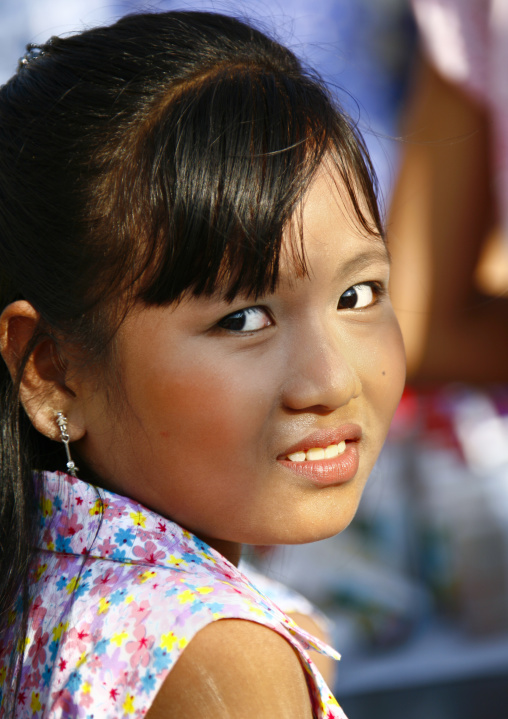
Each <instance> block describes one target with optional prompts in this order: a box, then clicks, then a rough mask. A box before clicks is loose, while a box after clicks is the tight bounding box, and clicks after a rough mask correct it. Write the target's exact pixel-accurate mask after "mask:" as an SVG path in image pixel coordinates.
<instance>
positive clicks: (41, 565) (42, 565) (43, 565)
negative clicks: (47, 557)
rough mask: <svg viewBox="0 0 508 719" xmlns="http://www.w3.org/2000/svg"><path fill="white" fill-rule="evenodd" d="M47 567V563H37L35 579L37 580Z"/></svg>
mask: <svg viewBox="0 0 508 719" xmlns="http://www.w3.org/2000/svg"><path fill="white" fill-rule="evenodd" d="M47 568H48V565H47V564H39V566H38V567H37V569H36V570H35V581H36V582H38V581H39V579H40V578H41V577H42V575H43V574H44V572H45V571H46V569H47Z"/></svg>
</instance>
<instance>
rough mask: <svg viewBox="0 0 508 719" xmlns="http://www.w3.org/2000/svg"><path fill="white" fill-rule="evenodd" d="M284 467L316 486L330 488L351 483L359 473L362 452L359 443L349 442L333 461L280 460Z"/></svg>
mask: <svg viewBox="0 0 508 719" xmlns="http://www.w3.org/2000/svg"><path fill="white" fill-rule="evenodd" d="M278 462H280V464H282V466H283V467H286V468H287V469H289V470H291V471H292V472H294V473H295V474H299V475H300V476H302V477H307V478H308V479H311V480H313V481H314V482H315V483H316V484H319V485H323V486H329V485H333V484H343V483H345V482H349V481H350V480H351V479H353V477H354V476H355V475H356V473H357V472H358V465H359V463H360V452H359V448H358V442H348V443H347V445H346V449H345V451H344V452H343V453H342V454H341V455H339V456H338V457H333V458H332V459H317V460H310V461H309V460H304V461H303V462H291V460H289V459H279V460H278Z"/></svg>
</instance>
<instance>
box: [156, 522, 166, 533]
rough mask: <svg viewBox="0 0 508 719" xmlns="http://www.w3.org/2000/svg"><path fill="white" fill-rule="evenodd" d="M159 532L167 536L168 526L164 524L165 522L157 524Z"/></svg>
mask: <svg viewBox="0 0 508 719" xmlns="http://www.w3.org/2000/svg"><path fill="white" fill-rule="evenodd" d="M157 531H158V532H161V533H162V534H165V532H166V525H165V524H164V522H158V523H157Z"/></svg>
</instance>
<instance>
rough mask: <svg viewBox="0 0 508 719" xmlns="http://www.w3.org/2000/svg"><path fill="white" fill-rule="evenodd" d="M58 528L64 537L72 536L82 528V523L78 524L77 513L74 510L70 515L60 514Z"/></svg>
mask: <svg viewBox="0 0 508 719" xmlns="http://www.w3.org/2000/svg"><path fill="white" fill-rule="evenodd" d="M59 529H60V532H61V534H62V535H63V536H64V537H73V536H74V535H75V534H76V532H79V530H80V529H83V525H82V524H78V515H77V514H76V513H75V512H74V514H73V515H72V516H71V517H66V516H65V515H63V516H62V518H61V521H60V527H59Z"/></svg>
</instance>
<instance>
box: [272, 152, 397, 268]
mask: <svg viewBox="0 0 508 719" xmlns="http://www.w3.org/2000/svg"><path fill="white" fill-rule="evenodd" d="M357 202H358V205H359V207H360V210H361V212H362V213H363V214H364V216H365V217H366V218H367V219H368V220H370V219H371V218H370V216H369V211H368V207H367V203H366V201H365V198H363V197H362V194H361V193H360V191H358V192H357ZM299 244H300V246H301V248H302V250H303V254H304V256H305V257H306V258H307V259H308V257H309V253H311V252H312V251H313V250H316V251H320V252H325V253H328V254H329V255H331V256H333V257H334V258H336V259H337V260H338V261H342V262H347V261H348V259H350V257H351V256H352V255H354V256H355V257H357V259H359V257H358V256H359V255H361V257H362V258H363V261H364V262H365V263H369V262H374V261H379V262H384V263H386V262H389V254H388V250H387V247H386V243H385V241H384V238H383V237H382V235H380V233H379V231H378V229H377V227H376V225H375V223H374V221H372V231H371V232H369V231H368V230H367V229H366V228H365V227H364V226H363V225H362V223H361V222H360V220H359V217H358V211H357V209H356V208H355V207H354V205H353V201H352V199H351V196H350V193H349V192H348V191H347V189H346V187H345V184H344V180H343V179H342V178H341V177H340V175H339V173H338V171H337V170H336V169H335V168H334V167H333V166H332V165H331V163H328V162H324V163H322V165H321V166H320V167H319V168H318V171H317V172H316V174H315V176H314V178H313V180H312V182H311V184H310V185H309V188H308V190H307V192H306V194H305V196H304V197H303V198H302V201H301V202H300V204H299V205H298V207H297V209H296V210H295V212H294V214H293V217H292V219H291V222H290V223H289V225H288V228H287V230H286V233H285V238H284V242H283V247H282V249H283V252H282V262H281V270H282V271H283V272H284V274H286V275H287V274H291V266H293V273H294V265H295V263H294V253H295V246H298V245H299ZM296 274H297V275H299V273H298V272H297V273H296Z"/></svg>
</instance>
